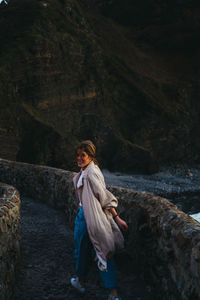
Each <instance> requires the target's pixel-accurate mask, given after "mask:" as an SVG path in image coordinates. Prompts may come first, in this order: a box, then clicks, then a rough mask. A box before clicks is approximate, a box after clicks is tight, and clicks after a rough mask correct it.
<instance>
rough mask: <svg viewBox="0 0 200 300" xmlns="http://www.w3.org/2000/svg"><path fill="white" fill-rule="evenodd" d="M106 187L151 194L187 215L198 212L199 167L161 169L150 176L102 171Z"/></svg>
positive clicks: (199, 196) (199, 209)
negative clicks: (173, 204)
mask: <svg viewBox="0 0 200 300" xmlns="http://www.w3.org/2000/svg"><path fill="white" fill-rule="evenodd" d="M103 174H104V177H105V181H106V184H107V185H115V186H121V187H125V188H129V189H133V190H137V191H145V192H149V193H153V194H156V195H159V196H162V197H165V198H167V199H168V200H170V201H172V202H174V203H175V204H176V205H177V206H178V207H179V208H180V209H181V210H183V211H184V212H186V213H188V214H194V213H198V212H200V201H199V200H200V167H197V168H189V167H184V166H174V167H171V168H169V167H168V168H162V169H161V170H160V172H158V173H155V174H152V175H128V174H122V173H119V172H115V173H111V172H109V171H108V170H103Z"/></svg>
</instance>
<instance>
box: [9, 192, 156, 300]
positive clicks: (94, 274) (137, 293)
mask: <svg viewBox="0 0 200 300" xmlns="http://www.w3.org/2000/svg"><path fill="white" fill-rule="evenodd" d="M73 223H74V222H73ZM73 250H74V241H73V230H72V229H70V228H69V226H68V224H67V218H66V215H65V214H64V213H63V212H62V211H58V210H55V209H54V208H51V207H49V206H48V205H46V204H44V203H42V202H37V201H35V199H34V200H33V199H30V198H26V197H21V265H20V273H19V276H18V280H17V282H16V289H15V294H14V296H13V298H12V300H68V299H69V300H94V299H98V300H106V299H107V298H108V296H107V295H108V291H107V290H106V289H105V288H104V287H103V284H102V282H101V279H100V276H99V274H98V268H97V265H96V263H95V262H94V261H93V260H92V261H91V267H90V272H89V274H88V277H87V281H86V293H85V294H84V295H83V294H80V293H78V291H76V290H75V289H74V288H73V287H72V286H71V284H70V279H71V277H73V276H74V275H75V271H74V269H75V261H74V256H73ZM117 278H118V283H119V287H118V292H119V294H120V295H121V296H123V298H122V299H124V300H133V299H134V300H154V299H155V298H154V296H153V295H152V294H151V287H150V286H149V285H147V284H145V282H144V281H143V280H141V279H140V278H138V276H137V273H134V272H132V274H128V275H127V274H126V273H124V272H120V268H118V267H117Z"/></svg>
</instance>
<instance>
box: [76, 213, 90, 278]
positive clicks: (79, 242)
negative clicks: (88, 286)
mask: <svg viewBox="0 0 200 300" xmlns="http://www.w3.org/2000/svg"><path fill="white" fill-rule="evenodd" d="M74 242H75V249H74V257H75V260H76V264H75V271H76V275H77V277H78V278H79V281H80V283H81V282H82V283H83V281H84V280H85V278H86V275H87V273H88V271H89V266H90V262H91V249H92V245H91V242H90V239H89V236H88V232H87V226H86V222H85V218H84V214H83V209H82V208H80V209H79V211H78V214H77V216H76V220H75V228H74Z"/></svg>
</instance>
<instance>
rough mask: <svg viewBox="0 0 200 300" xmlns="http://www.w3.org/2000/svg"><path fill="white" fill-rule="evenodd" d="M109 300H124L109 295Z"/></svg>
mask: <svg viewBox="0 0 200 300" xmlns="http://www.w3.org/2000/svg"><path fill="white" fill-rule="evenodd" d="M108 300H122V299H121V298H119V297H118V296H113V295H111V294H110V295H109V296H108Z"/></svg>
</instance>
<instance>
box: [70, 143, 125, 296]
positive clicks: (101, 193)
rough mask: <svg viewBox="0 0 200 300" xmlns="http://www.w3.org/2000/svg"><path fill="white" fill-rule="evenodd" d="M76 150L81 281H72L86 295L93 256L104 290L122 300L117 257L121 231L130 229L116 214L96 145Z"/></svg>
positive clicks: (76, 233) (77, 244) (76, 235)
mask: <svg viewBox="0 0 200 300" xmlns="http://www.w3.org/2000/svg"><path fill="white" fill-rule="evenodd" d="M76 150H77V152H76V154H77V164H78V166H79V167H80V168H81V171H80V172H79V173H78V174H77V175H76V176H75V177H74V178H73V182H74V186H75V191H76V195H77V197H78V199H79V206H80V207H79V210H78V214H77V216H76V219H75V230H74V241H75V250H74V256H75V259H76V266H75V269H76V275H77V277H75V278H71V284H72V285H73V286H74V287H75V288H76V289H78V290H79V291H80V292H85V287H84V284H85V279H86V275H87V273H88V269H89V262H90V257H91V252H93V253H94V255H95V260H96V261H97V265H98V269H99V273H100V276H101V279H102V281H103V283H104V286H105V288H107V289H108V290H109V291H110V293H109V296H108V299H109V300H119V299H120V298H119V297H118V294H117V280H116V273H115V263H114V259H113V254H114V253H115V251H116V250H117V249H121V248H123V246H124V239H123V235H122V233H121V231H120V229H119V227H120V228H121V229H122V230H124V231H127V229H128V226H127V224H126V222H125V221H123V220H122V219H121V218H120V217H119V216H118V214H117V212H116V210H115V208H116V207H117V205H118V201H117V199H116V198H115V196H114V195H113V194H112V193H110V192H109V191H108V190H107V189H106V185H105V182H104V177H103V174H102V173H101V171H100V169H99V167H98V163H97V161H96V159H95V153H96V148H95V146H94V144H93V143H92V142H91V141H83V142H82V143H81V144H80V145H79V146H78V147H77V149H76Z"/></svg>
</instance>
